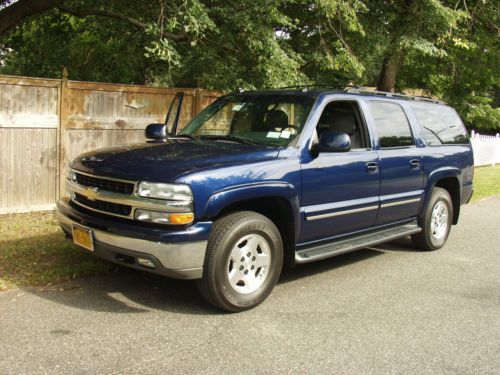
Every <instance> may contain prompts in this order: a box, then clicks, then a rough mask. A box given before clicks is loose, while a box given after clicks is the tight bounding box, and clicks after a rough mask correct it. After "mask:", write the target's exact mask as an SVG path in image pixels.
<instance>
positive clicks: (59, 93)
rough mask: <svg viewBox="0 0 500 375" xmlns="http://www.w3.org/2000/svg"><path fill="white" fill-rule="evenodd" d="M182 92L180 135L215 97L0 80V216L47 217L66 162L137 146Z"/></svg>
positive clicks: (196, 91)
mask: <svg viewBox="0 0 500 375" xmlns="http://www.w3.org/2000/svg"><path fill="white" fill-rule="evenodd" d="M179 91H182V92H184V100H183V104H182V112H181V116H180V128H182V127H183V126H185V125H186V123H187V122H188V121H189V120H190V119H191V118H192V117H193V116H194V115H195V114H196V113H198V112H199V111H200V110H201V109H203V108H204V107H206V106H207V105H208V104H210V103H211V102H213V101H214V100H215V99H216V98H217V97H218V96H220V93H219V92H215V91H208V90H201V89H185V88H180V89H178V88H162V87H147V86H136V85H121V84H107V83H93V82H78V81H70V80H68V79H67V77H66V76H65V77H63V78H62V79H40V78H26V77H14V76H2V75H0V213H11V212H26V211H37V210H48V209H52V208H53V207H54V204H55V201H56V199H57V197H59V196H60V195H61V194H62V193H63V192H64V179H65V177H64V176H65V174H66V166H67V164H68V161H69V160H71V159H73V158H74V157H76V156H77V155H79V154H81V153H82V152H85V151H90V150H93V149H96V148H101V147H109V146H118V145H124V144H130V143H137V142H142V141H144V128H145V127H146V125H148V124H150V123H153V122H160V123H162V122H164V120H165V116H166V111H167V109H168V107H169V105H170V103H171V101H172V100H173V98H174V96H175V94H176V93H177V92H179Z"/></svg>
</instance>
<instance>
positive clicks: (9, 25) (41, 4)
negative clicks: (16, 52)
mask: <svg viewBox="0 0 500 375" xmlns="http://www.w3.org/2000/svg"><path fill="white" fill-rule="evenodd" d="M64 1H65V0H18V1H17V2H15V3H13V4H11V5H9V6H8V7H6V8H3V9H2V10H0V37H2V36H3V35H4V34H5V33H6V32H7V31H9V30H10V29H13V28H14V27H16V26H17V25H19V24H20V23H21V22H22V21H24V20H25V19H26V18H28V17H29V16H33V15H35V14H39V13H42V12H45V11H47V10H49V9H52V8H54V7H55V6H57V5H59V4H62V3H63V2H64Z"/></svg>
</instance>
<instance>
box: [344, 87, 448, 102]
mask: <svg viewBox="0 0 500 375" xmlns="http://www.w3.org/2000/svg"><path fill="white" fill-rule="evenodd" d="M344 91H345V92H348V93H353V94H370V95H377V96H385V97H386V98H400V99H407V100H415V101H421V102H430V103H436V104H445V102H443V101H441V100H438V99H434V98H431V97H429V96H416V95H406V94H399V93H395V92H387V91H377V90H369V89H367V88H363V87H346V88H345V89H344Z"/></svg>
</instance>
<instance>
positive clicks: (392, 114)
mask: <svg viewBox="0 0 500 375" xmlns="http://www.w3.org/2000/svg"><path fill="white" fill-rule="evenodd" d="M370 109H371V113H372V116H373V121H374V122H375V128H376V129H377V134H378V137H379V140H380V147H382V148H387V147H405V146H412V145H414V144H415V142H414V140H413V136H412V134H411V130H410V124H409V123H408V119H407V118H406V115H405V113H404V111H403V108H401V107H400V106H399V105H397V104H393V103H384V102H376V101H372V102H370Z"/></svg>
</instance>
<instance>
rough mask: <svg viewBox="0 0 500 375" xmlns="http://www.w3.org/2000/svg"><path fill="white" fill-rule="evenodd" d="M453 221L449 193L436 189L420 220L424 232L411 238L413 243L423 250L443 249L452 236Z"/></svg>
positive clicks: (433, 190)
mask: <svg viewBox="0 0 500 375" xmlns="http://www.w3.org/2000/svg"><path fill="white" fill-rule="evenodd" d="M452 220H453V203H452V201H451V197H450V194H449V193H448V191H446V190H445V189H442V188H438V187H435V188H434V189H432V194H431V198H430V199H429V203H428V204H427V206H426V207H425V210H424V215H423V217H422V218H421V219H420V220H419V224H420V227H421V228H422V231H421V232H420V233H417V234H414V235H412V236H411V238H412V240H413V243H414V244H415V245H416V246H417V247H419V248H420V249H422V250H427V251H431V250H437V249H440V248H441V247H443V245H444V244H445V243H446V240H447V239H448V235H449V234H450V228H451V222H452Z"/></svg>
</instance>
